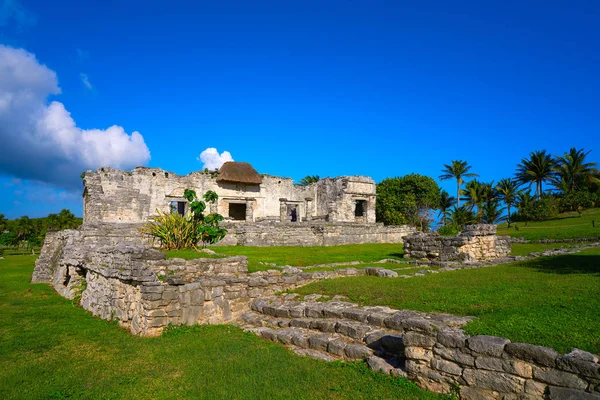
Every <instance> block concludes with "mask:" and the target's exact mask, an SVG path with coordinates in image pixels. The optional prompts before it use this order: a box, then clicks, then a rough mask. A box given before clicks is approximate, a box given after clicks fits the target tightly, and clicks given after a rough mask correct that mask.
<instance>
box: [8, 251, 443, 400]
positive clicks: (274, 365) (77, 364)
mask: <svg viewBox="0 0 600 400" xmlns="http://www.w3.org/2000/svg"><path fill="white" fill-rule="evenodd" d="M33 260H34V258H33V257H32V256H10V257H6V258H5V259H4V260H0V315H2V319H1V320H0V321H1V322H0V398H1V399H3V400H5V399H66V398H77V399H100V398H102V399H140V398H148V399H180V398H181V399H185V398H193V399H259V398H264V399H391V398H401V399H436V398H439V397H438V396H436V395H433V394H431V393H428V392H424V391H422V390H420V389H418V388H417V387H416V386H415V385H414V384H412V383H410V382H408V381H407V380H405V379H393V378H391V377H388V376H384V375H382V374H379V373H374V372H372V371H370V370H368V369H367V368H366V366H365V365H364V364H362V363H360V364H357V363H339V362H338V363H326V362H322V361H317V360H313V359H308V358H301V357H298V356H296V355H294V354H293V353H291V352H290V351H288V350H286V349H285V348H283V347H282V346H279V345H277V344H274V343H270V342H266V341H263V340H260V339H258V338H257V337H255V336H254V335H252V334H249V333H244V332H242V331H241V330H239V329H237V328H234V327H231V326H208V327H198V326H196V327H191V328H187V329H176V330H173V331H172V332H170V333H169V334H165V335H163V336H162V337H158V338H139V337H135V336H132V335H131V334H129V333H127V332H125V331H124V330H122V329H121V328H119V327H118V326H117V325H116V324H114V323H110V322H106V321H103V320H100V319H97V318H94V317H93V316H91V315H90V314H89V313H87V312H85V311H84V310H83V309H81V308H79V307H77V306H74V305H72V304H71V302H70V301H68V300H66V299H64V298H62V297H60V296H59V295H58V294H56V293H55V292H54V291H53V290H52V289H51V288H50V286H48V285H45V284H36V285H31V284H29V283H28V282H29V279H30V278H31V273H32V270H33Z"/></svg>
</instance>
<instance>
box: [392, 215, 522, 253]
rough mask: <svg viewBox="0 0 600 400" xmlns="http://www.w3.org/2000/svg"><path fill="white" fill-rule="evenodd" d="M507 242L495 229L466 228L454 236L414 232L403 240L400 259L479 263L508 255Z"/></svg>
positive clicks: (508, 244) (493, 226) (509, 244)
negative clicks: (401, 257) (402, 255)
mask: <svg viewBox="0 0 600 400" xmlns="http://www.w3.org/2000/svg"><path fill="white" fill-rule="evenodd" d="M510 251H511V240H510V237H508V236H496V225H485V224H480V225H469V226H467V227H466V228H465V229H464V230H463V231H462V232H461V233H459V234H458V235H457V236H440V235H439V234H438V233H437V232H433V233H423V232H415V233H412V234H410V235H408V236H406V237H405V241H404V253H405V255H404V257H406V258H417V259H422V258H427V259H436V260H440V261H482V260H491V259H495V258H501V257H506V256H509V255H510Z"/></svg>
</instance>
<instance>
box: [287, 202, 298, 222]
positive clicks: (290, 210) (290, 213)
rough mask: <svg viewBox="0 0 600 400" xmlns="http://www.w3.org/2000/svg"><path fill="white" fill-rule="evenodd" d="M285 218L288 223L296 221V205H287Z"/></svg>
mask: <svg viewBox="0 0 600 400" xmlns="http://www.w3.org/2000/svg"><path fill="white" fill-rule="evenodd" d="M287 217H288V221H290V222H297V221H298V206H297V205H296V204H288V206H287Z"/></svg>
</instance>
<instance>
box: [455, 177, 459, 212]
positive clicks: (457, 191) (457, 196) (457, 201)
mask: <svg viewBox="0 0 600 400" xmlns="http://www.w3.org/2000/svg"><path fill="white" fill-rule="evenodd" d="M456 203H457V204H458V207H460V179H456Z"/></svg>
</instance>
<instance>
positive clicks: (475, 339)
mask: <svg viewBox="0 0 600 400" xmlns="http://www.w3.org/2000/svg"><path fill="white" fill-rule="evenodd" d="M508 343H510V340H508V339H504V338H499V337H496V336H487V335H479V336H472V337H470V338H469V339H467V346H468V347H469V349H471V350H473V351H474V352H476V353H479V354H483V355H488V356H492V357H500V356H502V352H503V351H504V346H505V345H507V344H508Z"/></svg>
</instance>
